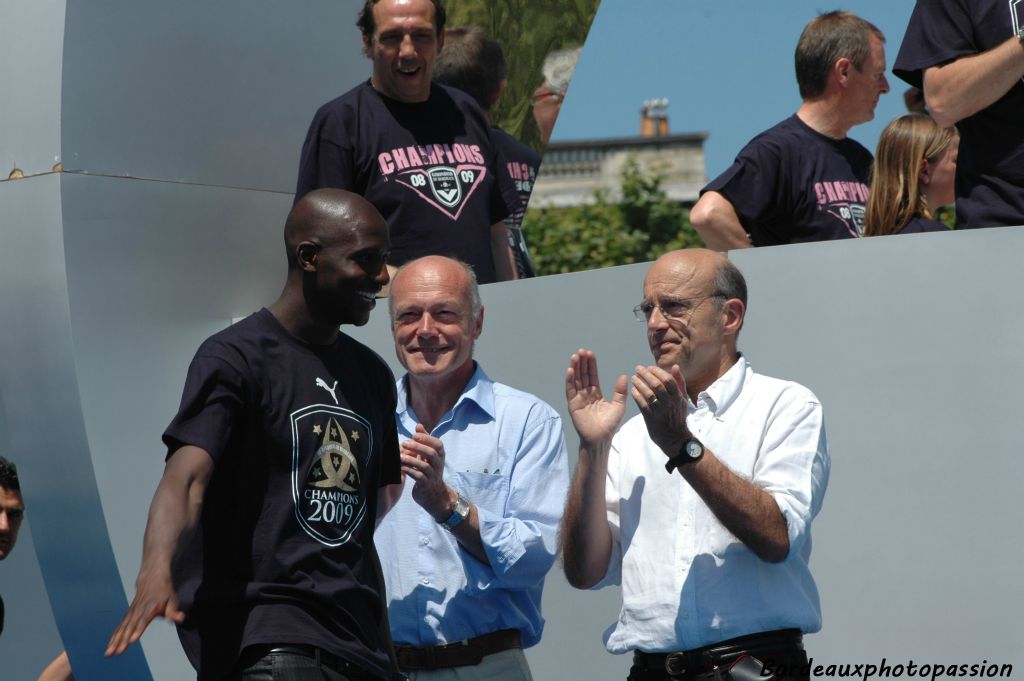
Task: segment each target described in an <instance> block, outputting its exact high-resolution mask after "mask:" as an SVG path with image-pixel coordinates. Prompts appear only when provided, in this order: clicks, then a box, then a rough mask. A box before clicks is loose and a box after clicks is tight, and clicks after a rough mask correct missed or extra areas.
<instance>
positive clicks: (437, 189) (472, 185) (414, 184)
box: [395, 163, 487, 220]
mask: <svg viewBox="0 0 1024 681" xmlns="http://www.w3.org/2000/svg"><path fill="white" fill-rule="evenodd" d="M486 175H487V168H485V167H484V166H482V165H475V164H468V163H467V164H460V165H456V166H433V167H431V168H415V169H412V170H406V171H404V172H400V173H398V175H397V176H396V178H395V179H396V180H397V181H398V183H399V184H402V185H405V186H406V187H408V188H409V189H412V190H413V191H414V192H416V194H417V195H419V197H420V198H422V199H423V200H424V201H426V202H427V203H429V204H430V205H432V206H434V207H435V208H437V209H438V210H440V211H441V212H442V213H444V214H445V215H447V216H448V217H449V218H451V219H452V220H458V219H459V215H460V214H461V213H462V209H463V207H464V206H465V205H466V202H467V201H468V200H469V197H470V196H472V195H473V192H474V191H476V189H477V187H479V186H480V183H481V182H482V181H483V179H484V177H485V176H486Z"/></svg>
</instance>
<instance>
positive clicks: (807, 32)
mask: <svg viewBox="0 0 1024 681" xmlns="http://www.w3.org/2000/svg"><path fill="white" fill-rule="evenodd" d="M884 42H885V36H884V35H882V32H881V31H880V30H878V28H877V27H876V26H874V25H873V24H871V23H869V22H867V21H865V20H864V19H861V18H860V17H858V16H856V15H854V14H851V13H850V12H839V11H836V12H828V13H826V14H822V15H820V16H817V17H815V18H814V19H812V20H811V21H810V22H808V24H807V26H806V27H805V28H804V30H803V33H801V34H800V40H799V41H798V42H797V46H796V55H795V62H796V80H797V84H798V85H799V86H800V97H801V99H802V100H803V101H802V103H801V105H800V108H799V110H797V112H796V113H795V114H793V115H792V116H790V117H789V118H787V119H786V120H784V121H782V122H781V123H779V124H778V125H776V126H775V127H773V128H770V129H768V130H766V131H764V132H762V133H761V134H760V135H758V136H757V137H755V138H754V139H752V140H751V141H750V142H749V143H748V144H747V146H745V147H744V148H743V149H742V151H740V153H739V155H738V156H737V157H736V160H735V161H734V162H733V164H732V165H731V166H730V167H729V168H728V169H727V170H726V171H725V172H724V173H722V174H721V175H719V176H718V177H717V178H715V179H714V180H712V181H711V182H710V183H708V185H707V186H706V187H704V189H702V190H701V197H700V199H699V200H698V201H697V203H696V204H694V206H693V210H692V211H691V212H690V221H691V222H692V223H693V227H694V229H695V230H697V233H698V234H699V235H700V238H701V239H703V240H704V244H705V245H706V246H707V247H708V248H711V249H714V250H716V251H727V250H731V249H734V248H749V247H750V246H776V245H779V244H791V243H800V242H805V241H830V240H832V239H849V238H855V237H859V236H860V235H861V233H862V232H863V229H864V209H865V206H866V204H867V199H868V182H869V181H870V177H871V152H870V151H868V150H867V149H865V148H864V147H863V146H861V145H860V144H859V143H857V142H856V141H855V140H853V139H851V138H849V137H848V136H847V133H848V132H849V131H850V128H852V127H853V126H855V125H858V124H860V123H865V122H867V121H870V120H871V119H872V118H874V117H875V106H876V105H877V104H878V98H879V97H880V96H881V95H883V94H885V93H886V92H888V91H889V82H888V81H887V80H886V78H885V47H884Z"/></svg>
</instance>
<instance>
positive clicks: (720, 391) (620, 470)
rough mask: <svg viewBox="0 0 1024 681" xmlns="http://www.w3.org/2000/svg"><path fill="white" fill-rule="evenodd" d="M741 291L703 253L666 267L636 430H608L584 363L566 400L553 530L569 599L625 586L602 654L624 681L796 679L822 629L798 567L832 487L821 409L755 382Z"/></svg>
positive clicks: (607, 411) (619, 385)
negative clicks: (564, 495) (569, 469)
mask: <svg viewBox="0 0 1024 681" xmlns="http://www.w3.org/2000/svg"><path fill="white" fill-rule="evenodd" d="M746 308H747V286H746V282H745V281H744V279H743V275H742V274H741V273H740V271H739V270H738V269H736V267H735V265H733V264H732V263H730V262H729V261H728V260H727V259H726V258H725V257H723V256H722V255H721V254H719V253H715V252H713V251H708V250H704V249H686V250H679V251H671V252H669V253H666V254H665V255H663V256H661V257H660V258H658V260H657V261H655V263H654V264H653V265H652V266H651V269H650V270H649V271H648V273H647V276H646V277H645V278H644V284H643V299H642V301H641V302H640V304H639V305H637V306H636V308H634V311H633V312H634V315H635V316H636V318H637V320H638V321H641V322H644V323H645V324H646V327H647V341H648V344H649V346H650V349H651V353H652V354H653V355H654V361H655V364H654V365H653V366H646V367H642V366H638V367H636V370H635V373H634V375H633V377H632V381H631V386H632V388H631V391H630V392H631V394H632V397H633V400H634V401H635V402H636V404H637V406H638V407H639V408H640V413H639V414H638V415H637V416H635V417H633V418H632V419H630V420H629V421H628V422H626V424H625V425H624V426H622V427H621V428H620V427H619V423H620V422H621V420H622V417H623V414H624V412H625V406H626V405H625V402H626V388H627V381H626V376H619V378H618V381H617V382H616V384H615V388H614V391H613V394H612V398H611V400H606V399H604V397H603V395H602V392H601V386H600V383H599V381H598V371H597V358H596V357H595V355H594V353H593V352H591V351H589V350H585V349H580V350H579V351H577V352H576V353H574V354H573V355H572V357H571V359H570V366H569V370H568V371H567V372H566V379H565V382H566V387H565V392H566V397H567V399H568V408H569V414H570V416H571V417H572V422H573V426H575V428H576V432H577V433H578V434H579V438H580V452H579V459H578V461H577V464H576V471H575V473H574V476H573V480H572V484H571V487H570V492H569V500H568V503H567V504H566V510H565V517H564V520H563V525H562V535H561V538H562V551H563V556H564V567H565V575H566V577H567V578H568V580H569V583H570V584H572V585H573V586H574V587H576V588H580V589H587V588H600V587H603V586H606V585H608V584H621V586H622V612H621V614H620V615H619V617H618V619H617V620H616V622H615V623H614V624H613V625H612V626H611V627H610V628H609V629H608V631H607V632H606V633H605V646H606V647H607V648H608V650H609V652H612V653H625V652H628V651H633V666H632V668H631V670H630V672H629V677H628V681H666V680H668V679H671V680H673V681H678V680H682V681H691V680H702V681H703V680H707V681H711V680H712V679H713V680H714V681H729V680H730V679H732V681H738V679H740V678H757V679H770V678H785V679H803V680H806V679H808V678H809V676H810V669H809V665H808V662H807V656H806V653H805V651H804V648H803V642H802V633H805V632H814V631H818V630H819V629H820V628H821V606H820V603H819V599H818V590H817V587H816V586H815V584H814V579H813V577H812V576H811V572H810V569H809V567H808V562H809V560H810V555H811V521H812V520H813V518H814V517H815V516H816V515H817V513H818V511H819V510H820V509H821V504H822V500H823V498H824V496H825V488H826V487H827V484H828V473H829V456H828V444H827V441H826V438H825V426H824V421H823V418H822V411H821V404H820V403H819V402H818V399H817V398H816V397H815V396H814V394H813V393H811V391H810V390H808V389H807V388H805V387H803V386H801V385H799V384H797V383H793V382H791V381H782V380H779V379H776V378H769V377H767V376H763V375H761V374H757V373H754V371H753V369H752V368H751V366H750V363H749V362H748V361H747V358H746V357H744V356H743V355H742V354H740V353H739V352H738V351H737V348H736V339H737V336H738V335H739V332H740V328H741V327H742V326H743V319H744V315H745V313H746Z"/></svg>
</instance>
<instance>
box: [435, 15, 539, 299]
mask: <svg viewBox="0 0 1024 681" xmlns="http://www.w3.org/2000/svg"><path fill="white" fill-rule="evenodd" d="M444 44H445V48H444V51H443V52H442V53H441V56H440V58H439V59H438V60H437V66H436V67H435V68H434V82H435V83H440V84H441V85H447V86H449V87H453V88H456V89H458V90H462V91H463V92H465V93H466V94H468V95H470V96H472V97H473V99H474V101H476V103H477V104H479V105H480V108H481V109H483V111H484V115H486V116H487V117H488V121H489V120H490V114H491V109H492V108H494V105H495V104H497V103H498V100H499V99H501V95H502V94H503V93H504V92H505V83H506V82H507V80H508V62H506V61H505V53H504V52H503V51H502V49H501V45H499V44H498V42H497V41H495V40H491V39H490V38H488V37H487V36H486V35H485V34H484V32H483V29H481V28H480V27H479V26H457V27H455V28H449V29H445V32H444ZM491 135H492V137H493V139H494V144H495V146H497V148H498V152H499V153H500V154H501V163H500V164H499V169H500V170H501V171H502V172H504V173H506V174H507V175H508V177H509V179H510V180H511V181H512V183H513V184H514V185H515V188H516V192H518V194H519V199H520V204H519V207H518V208H517V209H516V210H515V211H514V212H513V213H512V214H511V215H509V216H508V217H507V218H505V229H506V231H507V233H508V243H509V246H510V247H511V248H512V255H513V256H514V257H515V259H516V276H517V278H519V279H525V278H527V277H532V276H533V275H534V272H533V263H532V262H530V254H529V252H528V251H527V250H526V240H525V239H524V237H523V232H522V229H521V228H522V224H523V218H524V217H525V216H526V206H527V204H528V203H529V201H530V194H531V193H533V182H534V180H535V179H536V178H537V171H538V170H539V169H540V156H539V155H538V154H537V152H535V151H534V150H533V149H531V148H530V147H528V146H526V145H525V144H523V143H522V142H520V141H519V140H518V139H516V138H515V137H513V136H512V135H510V134H508V133H507V132H505V131H504V130H502V129H501V128H499V127H498V126H496V125H491Z"/></svg>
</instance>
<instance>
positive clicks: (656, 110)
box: [640, 97, 668, 137]
mask: <svg viewBox="0 0 1024 681" xmlns="http://www.w3.org/2000/svg"><path fill="white" fill-rule="evenodd" d="M667 111H668V99H666V98H665V97H662V98H661V99H648V100H645V101H644V105H643V106H642V107H640V136H641V137H665V136H666V135H668V113H667Z"/></svg>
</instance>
